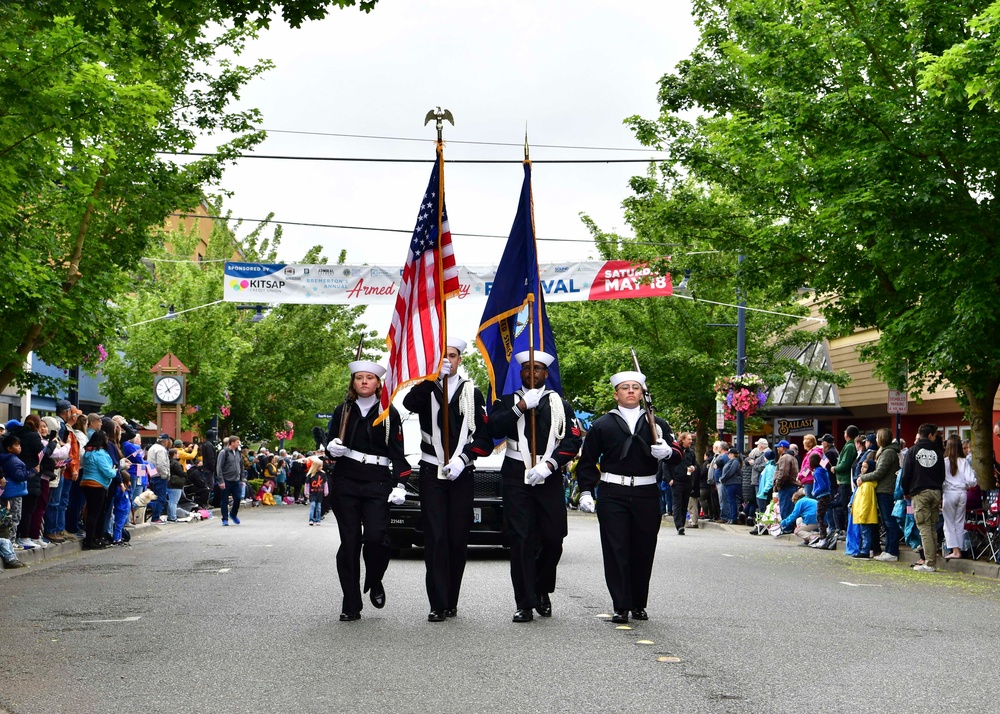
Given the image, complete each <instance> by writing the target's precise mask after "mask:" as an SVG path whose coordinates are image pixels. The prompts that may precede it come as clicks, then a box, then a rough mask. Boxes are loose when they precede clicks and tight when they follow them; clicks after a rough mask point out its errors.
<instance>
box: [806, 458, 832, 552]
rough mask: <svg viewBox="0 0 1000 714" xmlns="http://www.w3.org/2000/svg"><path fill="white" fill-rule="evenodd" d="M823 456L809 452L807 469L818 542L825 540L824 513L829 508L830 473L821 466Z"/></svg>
mask: <svg viewBox="0 0 1000 714" xmlns="http://www.w3.org/2000/svg"><path fill="white" fill-rule="evenodd" d="M822 461H823V456H822V454H819V453H817V452H815V451H810V452H809V468H810V470H811V471H812V475H813V484H812V497H813V498H814V499H816V520H817V521H819V539H818V540H819V541H824V540H826V537H827V535H829V534H828V533H827V529H826V511H827V509H828V508H829V507H830V496H831V491H830V472H829V471H827V470H826V469H825V468H824V467H823V466H822V463H821V462H822Z"/></svg>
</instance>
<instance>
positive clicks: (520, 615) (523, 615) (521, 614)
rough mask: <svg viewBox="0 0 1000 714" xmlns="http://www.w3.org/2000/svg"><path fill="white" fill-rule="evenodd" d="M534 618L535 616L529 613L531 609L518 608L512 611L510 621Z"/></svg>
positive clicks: (524, 620)
mask: <svg viewBox="0 0 1000 714" xmlns="http://www.w3.org/2000/svg"><path fill="white" fill-rule="evenodd" d="M534 619H535V616H534V615H532V614H531V610H518V611H517V612H515V613H514V617H513V618H512V622H531V621H532V620H534Z"/></svg>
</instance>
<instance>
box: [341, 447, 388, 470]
mask: <svg viewBox="0 0 1000 714" xmlns="http://www.w3.org/2000/svg"><path fill="white" fill-rule="evenodd" d="M344 456H346V457H347V458H349V459H354V460H355V461H360V462H361V463H363V464H378V465H379V466H388V465H389V457H388V456H375V455H374V454H366V453H364V452H363V451H355V450H354V449H347V450H346V451H344Z"/></svg>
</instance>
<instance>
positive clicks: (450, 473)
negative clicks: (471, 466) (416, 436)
mask: <svg viewBox="0 0 1000 714" xmlns="http://www.w3.org/2000/svg"><path fill="white" fill-rule="evenodd" d="M463 471H465V461H464V460H463V459H462V457H461V456H456V457H455V458H453V459H452V460H451V461H449V462H448V463H447V464H445V467H444V468H443V469H441V473H443V474H444V475H445V476H447V477H448V478H449V479H450V480H452V481H454V480H455V479H457V478H458V477H459V476H461V475H462V472H463Z"/></svg>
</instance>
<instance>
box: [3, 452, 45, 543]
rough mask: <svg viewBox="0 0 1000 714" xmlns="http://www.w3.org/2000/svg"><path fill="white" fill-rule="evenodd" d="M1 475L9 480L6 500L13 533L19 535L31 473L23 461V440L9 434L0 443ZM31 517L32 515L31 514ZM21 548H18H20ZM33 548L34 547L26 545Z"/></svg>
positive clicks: (5, 489)
mask: <svg viewBox="0 0 1000 714" xmlns="http://www.w3.org/2000/svg"><path fill="white" fill-rule="evenodd" d="M0 448H2V449H3V451H2V452H0V475H2V476H3V477H4V478H5V479H6V480H7V485H6V486H5V487H4V498H5V499H6V500H7V501H8V502H9V503H10V519H11V533H17V527H18V525H19V524H20V523H21V500H22V498H23V497H24V496H27V495H28V478H29V477H30V476H31V472H30V471H28V467H27V466H26V465H25V463H24V462H23V461H21V440H20V439H19V438H17V437H16V436H14V435H13V434H10V433H8V434H7V435H6V436H5V437H4V438H3V441H2V442H0ZM36 470H37V469H36ZM29 517H30V514H29ZM20 547H21V546H18V548H20ZM24 547H25V548H33V547H34V545H27V544H26V545H25V546H24Z"/></svg>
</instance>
